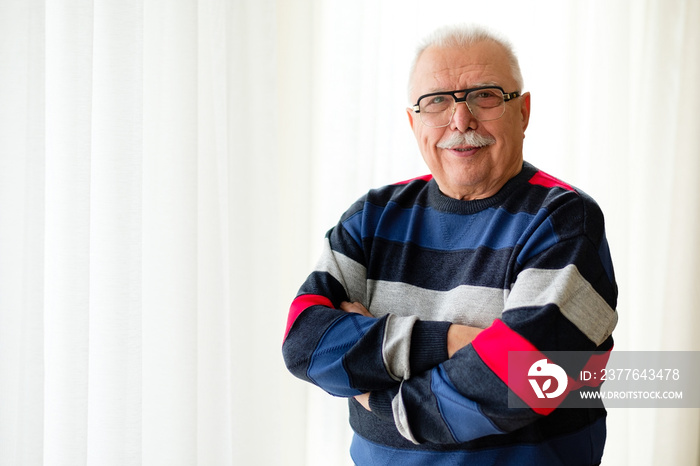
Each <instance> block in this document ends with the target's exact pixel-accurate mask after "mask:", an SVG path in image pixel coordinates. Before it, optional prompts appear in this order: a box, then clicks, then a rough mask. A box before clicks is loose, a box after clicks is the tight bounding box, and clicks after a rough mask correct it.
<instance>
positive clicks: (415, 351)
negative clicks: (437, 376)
mask: <svg viewBox="0 0 700 466" xmlns="http://www.w3.org/2000/svg"><path fill="white" fill-rule="evenodd" d="M450 325H452V324H451V323H450V322H432V321H420V320H419V321H416V323H415V324H414V325H413V332H412V333H411V356H410V364H411V374H419V373H421V372H425V371H427V370H429V369H432V368H433V367H435V366H437V365H438V364H441V363H443V362H445V361H447V360H448V359H449V357H448V355H447V331H448V330H449V328H450Z"/></svg>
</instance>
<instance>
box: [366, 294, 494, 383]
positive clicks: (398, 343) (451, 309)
mask: <svg viewBox="0 0 700 466" xmlns="http://www.w3.org/2000/svg"><path fill="white" fill-rule="evenodd" d="M367 285H368V288H369V291H368V294H369V300H370V305H369V311H370V312H371V313H372V315H373V316H375V317H381V316H383V315H386V314H391V317H390V318H389V320H388V321H387V325H386V329H385V331H384V344H383V354H382V356H383V358H384V365H385V366H386V369H387V371H388V372H389V373H390V374H391V375H392V377H394V378H396V380H404V379H406V380H407V379H409V378H410V377H411V373H410V354H411V338H410V335H411V331H412V330H413V324H414V323H415V321H416V320H418V319H423V320H436V321H447V322H454V323H458V324H464V325H471V326H474V327H480V328H486V327H488V326H489V325H491V322H493V320H494V319H495V318H497V317H500V316H501V313H502V312H503V290H500V289H495V288H484V287H475V286H459V287H457V288H455V289H453V290H450V291H433V290H427V289H425V288H420V287H417V286H413V285H408V284H406V283H399V282H387V281H378V280H369V281H368V283H367Z"/></svg>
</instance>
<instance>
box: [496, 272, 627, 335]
mask: <svg viewBox="0 0 700 466" xmlns="http://www.w3.org/2000/svg"><path fill="white" fill-rule="evenodd" d="M547 304H555V305H556V306H558V307H559V310H560V311H561V313H562V314H563V315H564V316H565V317H566V318H567V319H568V320H569V321H570V322H571V323H572V324H574V325H575V326H576V327H577V328H578V329H579V330H581V332H583V333H584V334H585V335H586V336H587V337H588V338H589V339H590V340H591V341H592V342H594V343H595V344H596V345H600V344H601V343H602V342H604V341H605V339H606V338H608V337H609V336H610V335H611V334H612V331H613V329H614V328H615V325H616V324H617V312H616V311H615V310H614V309H613V308H611V307H610V306H609V305H608V303H607V302H606V301H605V300H604V299H603V298H602V297H601V296H600V295H599V294H598V293H597V292H596V290H595V289H594V288H593V286H591V284H590V283H588V281H587V280H586V279H585V278H583V276H582V275H581V273H580V272H579V271H578V268H577V267H576V266H575V265H573V264H572V265H568V266H566V267H564V268H563V269H559V270H545V269H527V270H524V271H522V272H520V274H519V275H518V278H517V280H516V282H515V284H514V285H513V289H512V290H511V292H510V295H509V296H508V299H507V301H506V312H507V311H509V310H512V309H516V308H519V307H527V306H544V305H547Z"/></svg>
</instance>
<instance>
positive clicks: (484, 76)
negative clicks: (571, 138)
mask: <svg viewBox="0 0 700 466" xmlns="http://www.w3.org/2000/svg"><path fill="white" fill-rule="evenodd" d="M410 98H411V104H412V106H411V107H410V108H409V109H408V118H409V121H410V124H411V127H412V129H413V132H414V134H415V136H416V140H417V142H418V146H419V147H420V151H421V154H422V155H423V158H424V159H425V162H426V164H427V165H428V167H429V169H430V172H431V175H428V176H424V177H421V178H416V179H413V180H409V181H406V182H402V183H397V184H394V185H390V186H385V187H383V188H380V189H376V190H372V191H370V192H369V193H367V194H366V195H365V196H363V197H362V198H361V199H360V200H358V201H357V202H356V203H355V204H353V205H352V206H351V207H350V209H349V210H347V211H346V212H345V214H344V215H343V216H342V217H341V219H340V221H339V223H338V224H337V225H336V226H335V227H334V228H333V229H331V230H330V231H329V232H328V234H327V235H326V241H325V247H324V252H323V254H322V257H321V259H320V261H319V262H318V264H317V266H316V269H315V270H314V271H313V272H312V273H311V275H310V276H309V277H308V279H307V280H306V282H305V283H304V284H303V285H302V287H301V289H300V291H299V294H298V295H297V297H296V299H295V300H294V302H293V303H292V306H291V309H290V313H289V320H288V325H287V333H286V335H285V341H284V345H283V353H284V357H285V362H286V364H287V367H288V368H289V370H290V371H291V372H292V373H293V374H294V375H296V376H297V377H299V378H301V379H303V380H307V381H309V382H311V383H314V384H316V385H318V386H319V387H321V388H323V389H324V390H326V391H327V392H329V393H331V394H333V395H336V396H342V397H348V398H349V409H350V424H351V426H352V428H353V430H354V431H355V436H354V439H353V443H352V447H351V455H352V458H353V460H354V461H355V463H356V464H358V465H365V464H372V465H379V464H382V465H383V464H387V465H389V464H391V465H395V464H399V465H406V464H426V465H443V464H444V465H457V464H470V465H471V464H474V465H486V464H489V465H491V464H493V465H496V464H498V465H509V464H517V465H560V464H561V465H595V464H599V463H600V461H601V457H602V454H603V446H604V443H605V436H606V430H605V416H606V412H605V409H604V408H603V407H602V406H600V407H593V408H582V409H566V408H561V407H560V408H558V409H538V408H537V407H536V406H529V405H526V406H520V407H513V406H511V405H509V396H508V393H509V383H508V380H509V379H508V375H507V367H506V366H507V361H508V352H510V351H516V350H518V351H533V352H535V353H537V354H544V355H547V354H551V353H552V352H557V351H565V350H566V351H582V352H583V351H586V352H602V353H605V352H606V351H609V350H610V349H611V348H612V344H613V341H612V336H611V334H612V330H613V328H614V327H615V324H616V322H617V313H616V311H615V306H616V300H617V286H616V284H615V279H614V274H613V268H612V263H611V259H610V254H609V251H608V247H607V241H606V238H605V232H604V225H603V216H602V214H601V211H600V209H599V208H598V206H597V205H596V203H595V202H594V201H593V200H592V199H591V198H590V197H588V196H587V195H586V194H584V193H582V192H581V191H578V190H577V189H575V188H573V187H571V186H570V185H568V184H566V183H564V182H562V181H559V180H557V179H556V178H554V177H552V176H549V175H547V174H545V173H544V172H542V171H540V170H538V169H536V168H535V167H533V166H532V165H530V164H528V163H527V162H524V161H523V155H522V147H523V138H524V137H525V130H526V128H527V125H528V120H529V117H530V95H529V93H524V94H523V93H522V77H521V74H520V70H519V65H518V62H517V59H516V58H515V56H514V54H513V52H512V50H511V48H510V46H509V45H508V44H507V43H506V42H505V41H503V40H502V39H500V38H497V37H496V36H494V35H492V34H490V33H488V32H486V31H484V30H481V29H478V28H465V27H457V28H447V29H442V30H439V31H438V32H436V33H435V34H434V35H432V36H431V37H429V39H428V40H427V41H426V42H425V43H424V45H423V46H422V47H421V48H420V49H419V51H418V53H417V56H416V59H415V63H414V66H413V69H412V71H411V76H410ZM533 367H534V366H533ZM511 385H512V384H511ZM510 388H512V387H510ZM563 388H564V387H563V386H562V389H563Z"/></svg>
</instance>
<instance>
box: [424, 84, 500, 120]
mask: <svg viewBox="0 0 700 466" xmlns="http://www.w3.org/2000/svg"><path fill="white" fill-rule="evenodd" d="M460 100H461V99H460ZM466 104H467V107H468V108H469V111H470V112H471V113H472V115H474V117H475V118H476V119H477V120H479V121H490V120H496V119H498V118H500V117H501V116H503V113H504V112H505V102H504V100H503V93H502V92H501V91H500V89H479V90H476V91H472V92H470V93H469V94H467V97H466ZM418 105H419V107H420V117H421V120H422V121H423V123H424V124H425V125H427V126H432V127H440V126H447V125H449V124H450V121H452V115H453V114H454V111H455V106H456V103H455V98H454V97H453V96H452V95H451V94H438V95H432V96H428V97H424V98H421V100H420V102H419V103H418Z"/></svg>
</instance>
